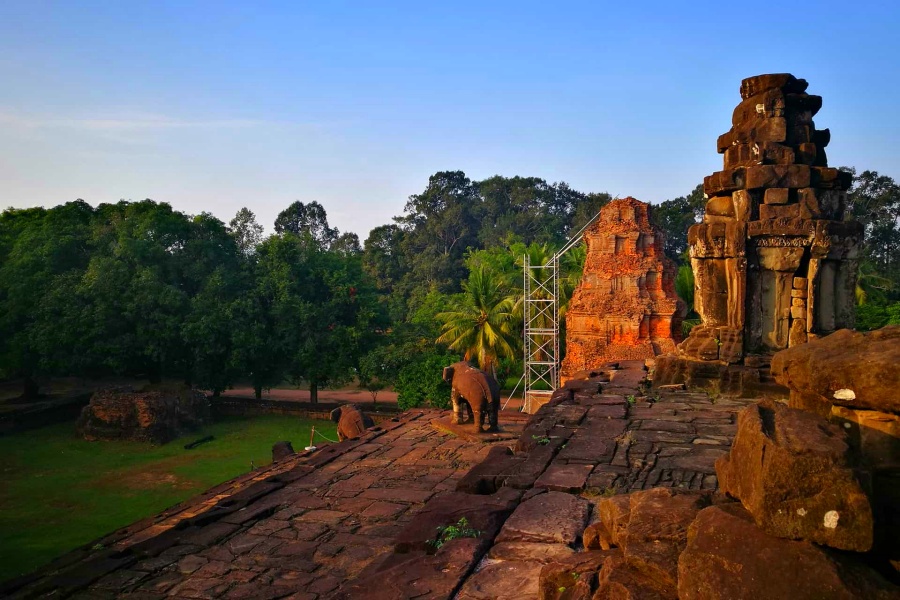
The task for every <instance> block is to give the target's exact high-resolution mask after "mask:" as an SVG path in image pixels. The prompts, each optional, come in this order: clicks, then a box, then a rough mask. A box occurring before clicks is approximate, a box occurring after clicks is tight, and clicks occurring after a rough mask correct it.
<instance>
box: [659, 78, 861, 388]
mask: <svg viewBox="0 0 900 600" xmlns="http://www.w3.org/2000/svg"><path fill="white" fill-rule="evenodd" d="M806 87H807V82H806V81H805V80H803V79H797V78H795V77H794V76H793V75H789V74H786V73H782V74H774V75H759V76H757V77H750V78H748V79H745V80H744V81H743V82H741V98H742V102H741V103H740V104H738V106H737V108H735V110H734V116H733V118H732V127H731V130H730V131H728V133H725V134H723V135H722V136H720V137H719V140H718V144H717V147H718V151H719V153H720V154H724V157H725V168H724V170H722V171H718V172H716V173H713V174H712V175H710V176H709V177H706V178H705V180H704V182H703V189H704V192H705V193H706V195H707V196H708V198H709V201H708V202H707V205H706V214H705V215H704V218H703V222H702V223H699V224H697V225H694V226H693V227H691V229H690V231H689V233H688V238H689V239H688V241H689V244H690V255H691V267H692V269H693V271H694V279H695V281H696V290H695V294H694V298H695V301H694V302H695V306H694V308H695V310H696V311H697V313H698V314H699V315H700V318H701V320H702V323H701V325H699V326H697V327H695V328H694V329H693V330H692V331H691V333H690V335H689V336H688V338H687V339H686V340H685V341H684V342H682V343H681V344H680V345H679V346H678V350H677V359H673V358H671V357H669V358H667V359H666V360H663V361H660V363H658V375H659V377H658V378H657V380H658V381H659V382H661V383H672V382H675V381H679V380H680V381H684V380H689V381H690V380H691V378H692V377H693V376H697V375H703V376H706V377H710V378H715V376H716V375H718V376H720V377H722V376H723V374H724V373H725V371H726V369H725V368H724V367H722V368H718V369H716V368H713V369H709V368H707V369H704V368H703V367H702V365H698V364H696V363H698V362H699V363H703V362H706V363H712V364H715V363H717V364H718V365H722V366H724V365H729V364H739V363H742V362H744V359H745V357H747V356H748V355H768V354H771V353H774V352H777V351H778V350H783V349H784V348H788V347H793V346H797V345H798V344H803V343H805V342H806V341H807V340H809V339H815V338H816V337H818V336H820V335H823V334H827V333H830V332H832V331H835V330H837V329H841V328H845V327H852V326H853V319H854V314H855V313H854V302H855V297H854V289H855V286H856V273H857V266H858V252H859V245H860V240H861V237H862V227H861V226H860V224H859V223H856V222H848V221H843V218H844V209H845V206H846V203H847V194H846V190H847V189H848V188H849V187H850V183H851V176H850V175H849V174H848V173H844V172H841V171H838V170H837V169H833V168H829V167H828V162H827V160H826V157H825V146H827V145H828V142H829V141H830V138H831V134H830V133H829V131H828V130H827V129H822V130H816V128H815V124H814V123H813V120H812V118H813V116H815V114H816V113H817V112H818V110H819V108H821V106H822V98H821V97H820V96H813V95H810V94H807V93H805V92H806ZM760 364H762V366H765V365H764V363H760V361H758V360H751V361H750V362H749V363H748V366H759V365H760ZM704 371H705V373H704ZM711 374H712V376H711Z"/></svg>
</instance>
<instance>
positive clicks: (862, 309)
mask: <svg viewBox="0 0 900 600" xmlns="http://www.w3.org/2000/svg"><path fill="white" fill-rule="evenodd" d="M885 325H900V302H894V303H893V304H888V305H883V304H874V303H866V304H863V305H860V306H857V307H856V329H857V330H858V331H871V330H873V329H880V328H882V327H884V326H885Z"/></svg>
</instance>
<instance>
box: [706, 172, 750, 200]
mask: <svg viewBox="0 0 900 600" xmlns="http://www.w3.org/2000/svg"><path fill="white" fill-rule="evenodd" d="M745 171H746V169H745V168H744V167H737V168H735V169H726V170H724V171H717V172H715V173H713V174H712V175H709V176H707V177H704V178H703V192H704V193H705V194H706V195H707V196H710V197H713V196H721V195H723V194H728V193H731V192H734V191H736V190H739V189H741V188H743V187H745V185H744V184H745V176H746V174H745Z"/></svg>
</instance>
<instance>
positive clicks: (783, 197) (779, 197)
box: [763, 188, 790, 204]
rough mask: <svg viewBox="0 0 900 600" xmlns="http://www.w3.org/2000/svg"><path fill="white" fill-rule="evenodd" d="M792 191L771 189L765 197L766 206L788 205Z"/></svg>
mask: <svg viewBox="0 0 900 600" xmlns="http://www.w3.org/2000/svg"><path fill="white" fill-rule="evenodd" d="M789 197H790V190H789V189H787V188H769V189H767V190H766V192H765V194H764V195H763V202H765V203H766V204H787V203H788V198H789Z"/></svg>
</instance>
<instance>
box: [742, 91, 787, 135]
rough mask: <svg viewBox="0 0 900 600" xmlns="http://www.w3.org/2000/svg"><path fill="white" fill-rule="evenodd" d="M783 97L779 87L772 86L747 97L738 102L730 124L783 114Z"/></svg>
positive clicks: (781, 115)
mask: <svg viewBox="0 0 900 600" xmlns="http://www.w3.org/2000/svg"><path fill="white" fill-rule="evenodd" d="M784 107H785V99H784V92H783V91H782V90H781V89H778V88H773V89H770V90H766V91H764V92H761V93H759V94H755V95H753V96H751V97H749V98H745V99H744V100H743V101H742V102H741V103H740V104H738V105H737V106H736V107H735V109H734V113H732V116H731V124H732V126H734V127H737V126H739V125H741V124H743V123H746V122H747V121H754V120H756V119H759V118H767V119H771V118H772V117H783V116H784Z"/></svg>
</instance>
